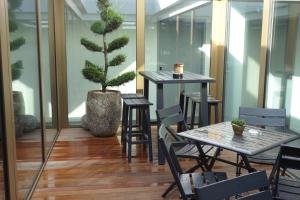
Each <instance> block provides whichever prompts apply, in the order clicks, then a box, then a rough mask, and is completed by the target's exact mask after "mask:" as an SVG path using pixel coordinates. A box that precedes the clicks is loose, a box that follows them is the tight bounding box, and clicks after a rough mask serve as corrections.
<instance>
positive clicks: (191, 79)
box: [139, 71, 215, 84]
mask: <svg viewBox="0 0 300 200" xmlns="http://www.w3.org/2000/svg"><path fill="white" fill-rule="evenodd" d="M139 73H140V75H141V76H143V77H144V78H145V79H148V80H150V81H152V82H154V83H156V84H161V83H168V84H172V83H202V82H214V81H215V79H213V78H210V77H208V76H204V75H201V74H196V73H193V72H188V71H185V72H184V73H183V78H178V79H176V78H173V72H172V71H142V72H139Z"/></svg>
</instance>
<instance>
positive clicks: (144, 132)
mask: <svg viewBox="0 0 300 200" xmlns="http://www.w3.org/2000/svg"><path fill="white" fill-rule="evenodd" d="M123 105H124V109H123V110H124V114H123V119H122V121H123V122H124V129H123V132H122V135H121V141H122V144H123V152H124V153H125V152H126V147H127V146H128V162H131V152H132V145H133V144H148V151H149V152H148V156H149V160H150V161H152V160H153V154H152V138H151V124H150V105H153V104H152V103H150V102H149V101H148V100H147V99H145V98H136V99H124V100H123ZM133 110H139V112H140V113H141V117H142V119H143V120H142V121H141V122H140V123H141V124H140V126H139V127H138V128H137V129H138V130H133V124H132V113H133ZM133 138H136V139H135V141H133V140H132V139H133ZM127 143H128V145H127Z"/></svg>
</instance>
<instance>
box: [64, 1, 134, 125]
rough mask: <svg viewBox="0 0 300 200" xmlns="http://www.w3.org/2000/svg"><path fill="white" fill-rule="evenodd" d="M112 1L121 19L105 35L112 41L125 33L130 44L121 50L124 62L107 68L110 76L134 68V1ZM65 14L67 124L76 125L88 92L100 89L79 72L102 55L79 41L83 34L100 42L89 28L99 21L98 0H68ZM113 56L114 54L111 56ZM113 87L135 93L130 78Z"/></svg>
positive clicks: (99, 61) (81, 114)
mask: <svg viewBox="0 0 300 200" xmlns="http://www.w3.org/2000/svg"><path fill="white" fill-rule="evenodd" d="M111 3H112V7H113V8H114V9H115V10H116V11H117V12H119V13H120V14H121V15H122V16H123V18H124V22H123V24H122V26H121V27H120V28H119V29H118V30H116V31H114V32H112V33H111V34H109V35H107V40H108V41H112V39H114V38H116V37H118V36H122V35H126V36H128V37H129V43H128V45H126V46H125V47H124V48H122V52H125V54H126V61H125V62H124V63H122V65H120V66H118V67H115V68H111V69H110V71H109V72H108V78H109V79H111V78H112V77H115V76H117V75H118V74H121V73H124V72H128V71H135V70H136V0H126V1H111ZM65 16H66V19H65V20H66V21H65V25H66V49H67V65H68V66H67V72H68V111H69V123H70V124H79V123H80V119H81V117H82V116H83V115H84V114H85V101H86V97H87V93H88V91H90V90H99V89H100V85H97V84H95V83H92V82H90V81H88V80H86V79H84V78H83V76H82V74H81V70H82V69H83V67H84V63H85V60H89V61H91V62H93V63H103V57H102V56H99V54H98V53H93V52H90V51H87V50H86V49H85V48H84V47H83V46H82V45H81V44H80V39H81V38H82V37H85V38H88V39H89V40H91V41H94V42H97V41H99V37H98V36H97V35H95V34H94V33H93V32H92V31H90V26H91V24H92V23H93V22H95V21H97V20H100V17H99V10H98V7H97V1H96V0H89V1H78V2H77V3H76V4H72V5H70V1H65ZM114 55H115V53H113V54H112V55H111V56H114ZM114 89H117V90H119V91H121V93H135V92H136V81H130V82H128V83H126V84H124V85H122V86H120V87H115V88H114Z"/></svg>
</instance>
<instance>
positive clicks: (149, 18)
mask: <svg viewBox="0 0 300 200" xmlns="http://www.w3.org/2000/svg"><path fill="white" fill-rule="evenodd" d="M145 3H146V5H145V9H146V18H145V21H146V22H145V70H147V71H155V70H159V69H160V67H161V68H162V70H173V65H174V64H175V63H183V64H184V70H186V71H191V72H195V73H200V74H205V75H209V71H210V41H211V18H212V5H211V2H210V1H195V0H188V1H187V0H174V1H164V0H157V1H152V0H146V1H145ZM164 88H165V89H164V92H165V99H164V102H165V106H170V105H174V104H178V103H179V86H178V85H166V86H164ZM185 89H186V91H187V92H196V91H199V85H198V84H196V85H194V84H189V85H187V86H186V88H185ZM149 97H150V101H151V102H153V103H156V86H155V85H154V84H152V83H151V82H150V94H149ZM151 109H152V112H151V117H152V118H153V119H155V118H156V116H155V109H156V104H155V105H154V106H152V107H151Z"/></svg>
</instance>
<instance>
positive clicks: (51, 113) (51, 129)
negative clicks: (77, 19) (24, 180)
mask: <svg viewBox="0 0 300 200" xmlns="http://www.w3.org/2000/svg"><path fill="white" fill-rule="evenodd" d="M40 4H41V21H42V24H41V28H42V31H41V38H42V64H43V70H44V71H43V73H44V117H45V123H46V130H45V136H46V137H45V145H46V152H45V153H46V154H47V153H48V150H49V148H50V147H51V146H52V144H53V142H54V138H55V136H56V134H57V123H56V121H55V119H56V117H55V116H56V115H57V110H56V108H55V107H54V106H53V104H52V101H55V100H53V98H54V96H55V88H54V86H53V85H52V84H51V77H52V75H53V71H54V69H51V67H50V54H49V53H50V52H49V49H50V47H49V44H50V42H51V41H49V25H48V24H49V21H48V0H41V1H40ZM52 82H54V81H52ZM54 105H55V104H54Z"/></svg>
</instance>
